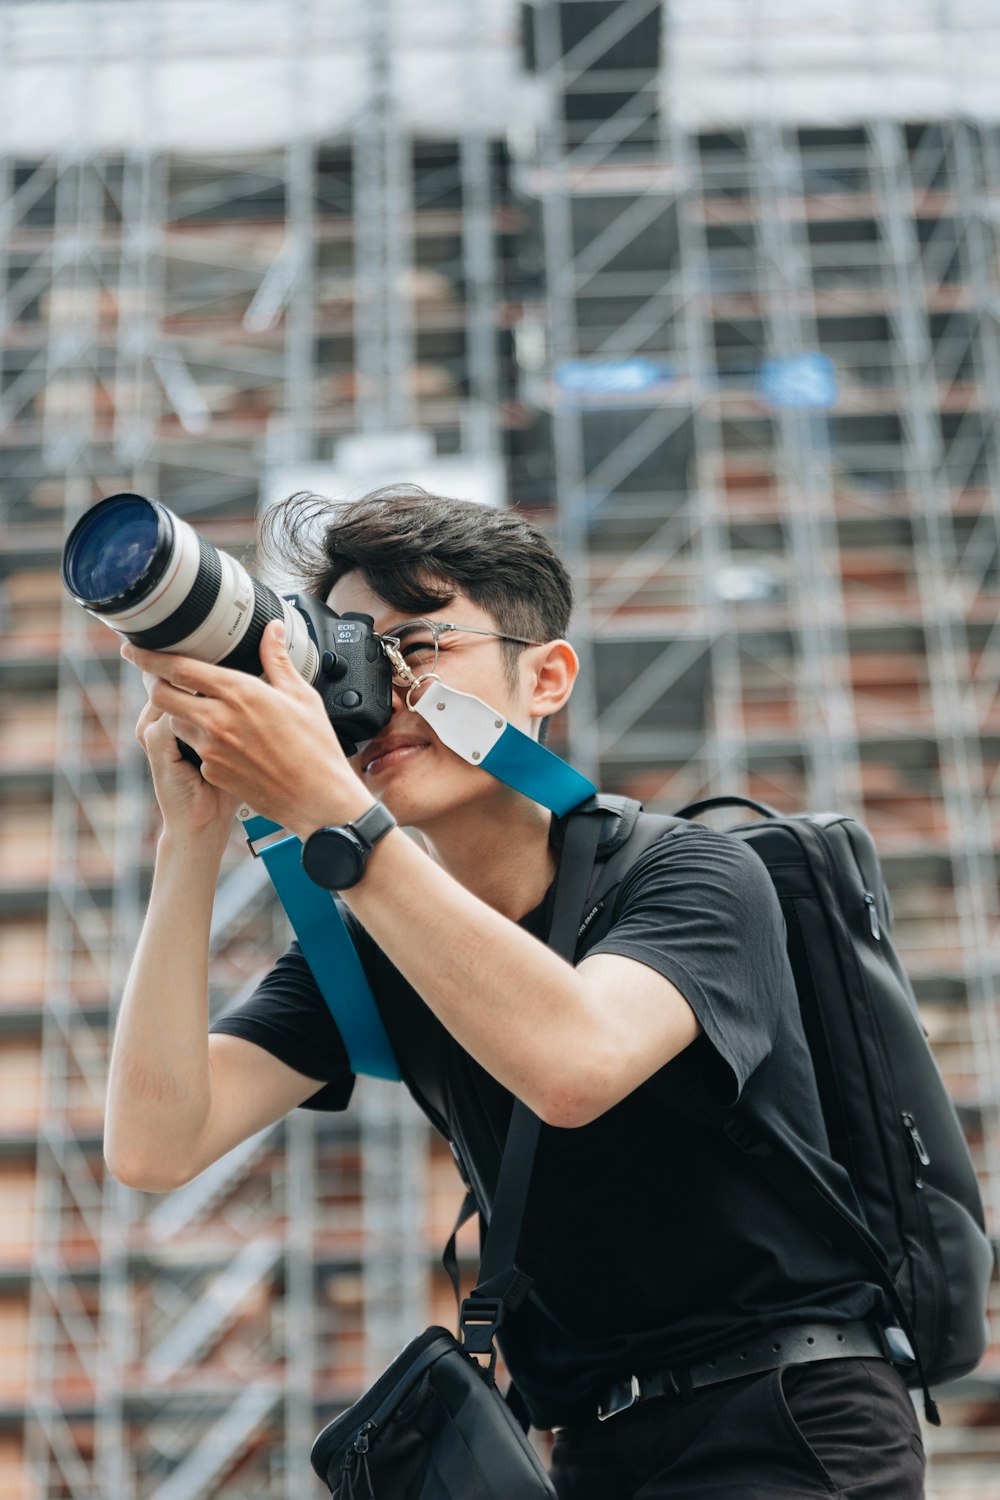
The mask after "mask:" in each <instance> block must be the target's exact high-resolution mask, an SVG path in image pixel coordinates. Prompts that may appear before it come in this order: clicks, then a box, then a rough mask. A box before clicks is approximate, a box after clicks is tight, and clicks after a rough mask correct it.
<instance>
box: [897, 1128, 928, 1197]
mask: <svg viewBox="0 0 1000 1500" xmlns="http://www.w3.org/2000/svg"><path fill="white" fill-rule="evenodd" d="M903 1125H904V1127H905V1129H906V1133H907V1135H908V1136H909V1137H910V1145H911V1146H912V1147H913V1154H914V1156H915V1157H916V1158H917V1161H918V1162H919V1164H920V1165H919V1166H917V1167H915V1169H914V1178H913V1182H914V1186H915V1187H918V1188H922V1187H923V1185H924V1179H923V1178H922V1177H921V1175H920V1167H929V1166H930V1164H931V1159H930V1157H929V1156H928V1155H927V1147H926V1146H925V1145H924V1143H923V1141H922V1139H921V1137H920V1131H919V1130H918V1129H917V1122H916V1120H915V1119H914V1118H913V1116H912V1115H911V1114H910V1111H909V1110H908V1109H904V1110H903Z"/></svg>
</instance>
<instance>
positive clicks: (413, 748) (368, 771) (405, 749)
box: [362, 743, 431, 776]
mask: <svg viewBox="0 0 1000 1500" xmlns="http://www.w3.org/2000/svg"><path fill="white" fill-rule="evenodd" d="M430 748H431V747H430V745H429V744H427V743H420V744H413V745H395V746H394V745H390V746H388V748H387V749H385V750H383V751H381V753H380V754H378V755H374V756H372V758H371V760H369V761H367V762H366V763H365V765H364V767H363V768H362V770H363V774H364V775H365V776H379V775H381V773H382V772H383V771H389V770H391V769H392V767H393V766H398V765H402V763H403V761H405V760H410V759H412V757H413V756H415V755H419V754H420V753H421V751H423V750H429V749H430Z"/></svg>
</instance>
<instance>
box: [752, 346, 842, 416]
mask: <svg viewBox="0 0 1000 1500" xmlns="http://www.w3.org/2000/svg"><path fill="white" fill-rule="evenodd" d="M757 389H758V392H759V394H760V397H761V400H762V401H764V402H766V404H767V405H768V406H774V407H783V408H784V409H785V410H788V411H829V410H830V407H831V406H836V404H837V398H838V395H839V391H838V389H837V371H836V369H835V368H834V363H833V360H832V359H830V357H829V355H827V354H786V355H782V356H781V357H779V358H776V359H767V360H765V361H764V364H763V366H762V367H761V372H760V379H759V381H758V386H757Z"/></svg>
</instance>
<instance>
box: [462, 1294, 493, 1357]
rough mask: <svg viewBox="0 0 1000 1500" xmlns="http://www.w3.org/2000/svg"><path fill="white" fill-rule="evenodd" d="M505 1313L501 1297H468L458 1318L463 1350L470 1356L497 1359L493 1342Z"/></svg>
mask: <svg viewBox="0 0 1000 1500" xmlns="http://www.w3.org/2000/svg"><path fill="white" fill-rule="evenodd" d="M503 1312H504V1305H503V1302H502V1300H501V1299H500V1298H499V1297H477V1296H475V1295H472V1296H470V1297H466V1299H465V1301H464V1302H463V1303H462V1310H461V1312H460V1313H459V1318H458V1325H459V1332H460V1334H461V1341H462V1348H463V1349H465V1350H466V1351H467V1352H468V1353H469V1354H490V1355H492V1356H493V1357H494V1359H495V1358H496V1351H495V1350H494V1348H493V1340H494V1338H495V1337H496V1331H497V1329H498V1328H499V1327H500V1324H501V1322H502V1320H503Z"/></svg>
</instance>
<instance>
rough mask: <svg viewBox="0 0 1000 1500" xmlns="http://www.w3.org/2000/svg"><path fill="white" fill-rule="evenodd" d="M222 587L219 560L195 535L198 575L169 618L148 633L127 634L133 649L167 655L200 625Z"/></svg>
mask: <svg viewBox="0 0 1000 1500" xmlns="http://www.w3.org/2000/svg"><path fill="white" fill-rule="evenodd" d="M221 587H222V558H221V557H220V556H219V554H218V552H217V551H216V550H215V548H214V547H213V546H212V544H211V542H206V540H205V538H204V537H203V536H201V535H200V534H199V535H198V572H197V575H196V577H195V580H194V582H193V583H192V585H191V588H190V590H189V591H188V593H187V595H186V597H185V598H184V600H183V601H182V602H181V603H180V604H179V605H178V606H177V608H176V609H175V610H174V612H173V614H172V615H168V616H167V618H166V619H165V620H161V621H160V623H159V625H151V626H150V628H149V629H148V630H135V631H129V632H128V638H129V640H130V641H131V642H132V644H133V646H141V647H142V649H143V650H144V651H168V650H169V649H170V647H171V646H176V644H177V642H178V641H183V640H184V639H185V638H186V637H187V636H189V635H191V634H192V632H193V631H195V630H197V629H198V626H199V625H201V624H203V623H204V622H205V620H207V619H208V616H209V615H210V614H211V612H212V610H213V608H214V607H215V601H216V600H217V599H218V597H219V590H220V588H221Z"/></svg>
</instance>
